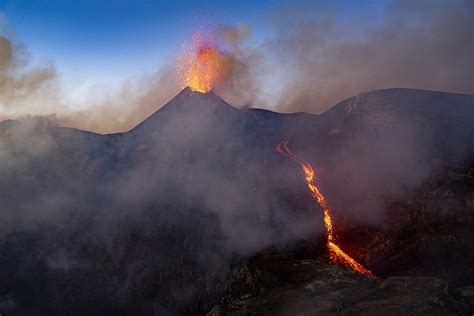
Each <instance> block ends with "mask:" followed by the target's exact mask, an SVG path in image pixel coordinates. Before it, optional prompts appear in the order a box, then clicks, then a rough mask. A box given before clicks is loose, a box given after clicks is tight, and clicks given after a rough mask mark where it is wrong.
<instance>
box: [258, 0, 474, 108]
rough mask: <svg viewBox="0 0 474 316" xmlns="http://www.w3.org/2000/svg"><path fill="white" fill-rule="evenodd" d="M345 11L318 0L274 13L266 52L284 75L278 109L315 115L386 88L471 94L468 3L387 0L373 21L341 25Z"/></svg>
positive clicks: (473, 66) (473, 47)
mask: <svg viewBox="0 0 474 316" xmlns="http://www.w3.org/2000/svg"><path fill="white" fill-rule="evenodd" d="M352 9H355V10H356V11H355V12H357V8H353V6H352V5H344V6H343V5H338V4H334V3H333V2H331V3H329V2H322V3H320V4H315V5H308V6H305V7H299V8H295V7H294V6H291V7H285V8H284V9H282V10H280V11H277V12H276V13H275V14H274V16H273V19H272V21H273V23H274V26H275V31H276V36H275V37H274V38H272V39H271V40H269V41H268V42H267V43H266V47H265V51H269V52H271V56H270V57H271V61H272V63H273V66H272V68H273V69H272V70H273V71H275V68H278V67H281V68H283V69H284V70H283V73H284V75H285V77H286V81H285V86H284V89H283V91H282V92H281V96H280V99H279V101H278V102H277V104H276V108H277V109H278V110H282V111H289V112H294V111H306V112H312V113H320V112H322V111H324V110H326V109H328V108H329V107H330V106H332V105H334V104H335V103H337V102H338V101H340V100H342V99H345V98H348V97H351V96H353V95H356V94H358V93H361V92H366V91H370V90H375V89H383V88H393V87H407V88H420V89H429V90H442V91H450V92H460V93H469V94H472V93H474V78H473V75H472V74H473V70H474V61H473V58H472V57H473V56H474V39H473V33H472V30H473V27H474V25H473V21H474V14H473V13H474V10H473V9H474V5H473V3H472V2H469V1H449V2H448V1H394V2H392V3H391V4H390V5H389V6H388V7H387V8H386V10H385V12H384V13H383V15H380V14H375V13H374V14H372V15H371V16H370V17H369V18H370V19H372V20H369V21H367V20H360V18H354V19H353V20H351V21H350V23H347V21H346V22H344V23H342V22H341V19H340V16H341V15H344V14H347V13H348V12H347V10H352ZM350 15H351V16H356V15H357V13H353V14H350ZM357 19H359V20H357ZM360 27H362V29H360ZM353 29H358V30H359V31H361V33H359V34H354V31H353Z"/></svg>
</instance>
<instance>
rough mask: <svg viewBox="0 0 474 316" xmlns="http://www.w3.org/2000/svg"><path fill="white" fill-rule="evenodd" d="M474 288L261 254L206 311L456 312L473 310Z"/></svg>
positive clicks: (212, 315)
mask: <svg viewBox="0 0 474 316" xmlns="http://www.w3.org/2000/svg"><path fill="white" fill-rule="evenodd" d="M473 304H474V300H473V288H472V286H471V287H467V288H463V289H457V288H452V287H450V286H448V284H447V283H446V282H444V281H442V280H441V279H438V278H430V277H389V278H386V279H372V278H370V277H368V276H364V275H359V274H357V273H355V272H353V271H351V270H349V269H347V268H345V267H341V266H337V265H331V264H328V263H325V262H323V261H316V260H302V259H295V258H294V257H292V256H291V255H279V254H261V255H257V256H255V257H253V258H252V259H251V260H250V261H249V262H248V263H247V264H246V265H244V266H243V267H242V268H241V269H240V270H239V271H237V272H236V273H235V274H234V276H233V279H232V281H231V283H230V284H229V292H228V294H227V296H226V297H225V298H224V299H223V300H222V303H221V304H220V305H218V306H215V307H214V308H213V309H212V310H211V311H210V312H209V313H208V314H207V315H208V316H218V315H331V314H338V315H354V314H363V315H452V314H459V315H463V314H468V313H471V312H472V311H473V308H474V305H473Z"/></svg>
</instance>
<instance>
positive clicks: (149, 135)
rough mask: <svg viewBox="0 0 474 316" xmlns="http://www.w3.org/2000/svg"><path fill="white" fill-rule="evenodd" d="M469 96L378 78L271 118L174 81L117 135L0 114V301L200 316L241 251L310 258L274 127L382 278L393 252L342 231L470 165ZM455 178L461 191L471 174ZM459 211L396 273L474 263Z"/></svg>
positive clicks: (296, 188) (320, 251)
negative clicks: (161, 101) (335, 98)
mask: <svg viewBox="0 0 474 316" xmlns="http://www.w3.org/2000/svg"><path fill="white" fill-rule="evenodd" d="M473 103H474V96H471V95H462V94H453V93H445V92H436V91H423V90H413V89H388V90H379V91H374V92H369V93H364V94H361V95H358V96H355V97H353V98H350V99H348V100H345V101H343V102H341V103H339V104H337V105H335V106H334V107H332V108H331V109H330V110H329V111H327V112H325V113H323V114H321V115H312V114H306V113H293V114H281V113H276V112H271V111H267V110H261V109H245V110H240V109H237V108H234V107H233V106H231V105H229V104H228V103H226V102H225V101H224V100H222V99H221V98H220V97H219V96H218V95H216V94H215V93H214V92H212V91H210V92H207V93H200V92H195V91H192V90H191V89H188V88H186V89H184V90H182V91H181V92H180V93H179V94H178V95H177V96H176V97H175V98H173V99H172V100H171V101H169V102H168V103H167V104H165V105H164V106H163V107H161V108H160V109H159V110H158V111H157V112H155V113H154V114H153V115H151V116H150V117H148V118H147V119H146V120H144V121H143V122H142V123H140V124H139V125H138V126H136V127H135V128H133V129H131V130H130V131H127V132H123V133H117V134H109V135H101V134H96V133H91V132H86V131H81V130H77V129H72V128H64V127H58V126H55V125H54V124H52V123H51V122H50V121H49V120H48V119H45V118H30V119H24V120H20V121H4V122H1V123H0V158H1V160H0V209H1V211H2V214H3V217H2V219H3V221H2V223H1V224H0V225H1V226H0V228H1V230H2V233H1V239H0V267H2V273H1V274H0V284H2V287H1V289H0V313H1V312H3V311H5V313H6V314H7V315H9V313H15V314H22V313H23V314H24V313H36V314H38V313H39V314H65V313H67V314H101V313H108V314H109V313H119V314H131V315H132V314H153V313H155V314H183V313H185V314H195V313H204V312H207V311H209V310H210V309H211V308H212V306H213V305H214V304H216V303H217V302H218V301H219V299H220V297H222V295H223V293H225V292H226V291H227V290H228V283H227V281H228V280H229V279H230V278H231V275H232V272H233V271H235V269H236V268H238V267H240V266H241V264H242V263H243V262H244V261H245V260H247V259H248V258H249V257H251V256H253V255H254V254H256V253H259V252H261V251H267V250H268V249H271V251H276V252H285V251H296V250H295V249H298V251H297V252H298V256H305V259H304V260H310V259H314V258H316V257H319V258H324V256H325V249H324V231H325V229H324V221H323V216H322V214H323V212H322V209H318V208H320V206H318V205H315V204H314V202H313V200H312V197H311V195H310V194H308V190H307V187H306V182H305V181H304V178H302V177H301V173H300V172H299V169H298V166H297V165H295V164H293V163H292V162H291V161H289V160H288V159H285V157H283V156H281V155H279V154H277V153H275V150H274V148H275V146H276V145H277V144H278V143H280V142H281V140H282V139H284V138H288V139H290V140H291V144H292V151H293V152H295V153H296V154H297V156H298V157H304V160H305V161H310V162H311V165H312V166H313V167H314V168H315V169H316V170H317V173H318V178H317V180H316V181H317V182H318V187H320V189H321V190H322V191H323V193H324V196H325V197H326V198H327V200H328V202H329V204H331V206H332V207H333V208H334V221H335V222H337V223H341V226H340V228H336V229H339V231H336V232H335V233H336V234H340V236H341V243H342V244H345V245H346V246H349V247H345V248H344V249H345V250H347V252H348V253H349V254H350V255H351V256H352V257H354V258H355V259H357V260H358V261H359V262H361V263H363V264H364V265H366V266H367V267H368V268H370V269H371V271H373V272H374V273H375V274H377V272H378V271H380V272H382V277H386V276H390V275H393V273H394V272H393V271H395V270H394V269H392V268H393V266H394V265H393V262H395V261H393V260H395V259H394V258H395V257H394V256H391V255H392V253H391V255H388V254H384V255H380V251H381V250H380V251H379V252H378V253H377V254H378V257H377V258H383V260H385V261H384V262H386V265H385V266H384V264H385V263H384V262H381V261H377V262H375V261H373V260H372V259H371V257H370V254H371V251H372V249H368V248H364V243H361V242H360V241H361V240H363V238H362V237H358V238H362V239H358V240H356V242H355V243H354V245H353V246H352V247H351V246H350V244H351V242H350V236H360V235H357V234H355V233H353V234H352V235H351V229H355V227H359V228H360V227H365V228H367V229H368V228H371V229H372V228H374V227H375V228H376V229H378V230H379V231H383V230H386V229H389V228H390V227H391V226H393V225H395V224H397V225H398V223H399V222H397V223H395V222H394V219H393V217H391V215H390V214H391V213H390V207H389V206H387V205H388V204H390V203H392V202H393V203H395V202H396V201H406V200H408V199H410V198H413V194H414V192H417V191H416V190H419V189H420V188H422V186H423V185H426V183H427V181H431V180H430V179H434V178H436V176H441V175H443V173H442V170H450V169H446V168H451V167H456V168H464V167H465V166H469V164H472V161H473V159H474V139H473V137H474V136H473V135H474V125H473V124H472V122H474V106H473ZM466 168H467V169H466V170H470V169H469V167H466ZM463 170H464V169H463ZM466 174H467V175H466V176H465V177H466V179H467V177H470V176H472V175H470V173H469V172H467V173H466ZM463 179H464V178H463ZM433 181H434V180H433ZM466 181H467V183H469V181H472V180H466ZM433 183H434V182H433ZM463 183H464V182H463ZM463 188H464V189H463V190H464V191H465V192H471V193H472V183H471V185H470V186H469V185H465V186H463ZM464 191H463V192H464ZM467 195H469V193H466V196H467ZM448 198H449V203H451V204H450V205H458V204H459V203H461V202H459V199H458V196H450V197H446V199H448ZM389 202H390V203H389ZM400 203H401V202H400ZM400 203H399V205H400ZM423 203H425V202H423ZM447 203H448V202H447ZM462 203H464V202H462ZM466 203H468V202H466ZM469 203H470V202H469ZM423 205H424V204H423ZM463 205H464V204H463ZM466 205H467V204H466ZM463 207H464V206H463ZM315 210H316V211H315ZM405 210H406V212H407V213H406V214H409V212H408V208H406V209H404V212H405ZM425 211H426V210H425ZM428 211H429V210H428ZM423 212H424V211H423ZM315 214H321V215H320V216H319V215H315ZM403 214H405V213H403ZM406 216H409V215H406ZM443 216H446V214H444V215H443ZM449 216H450V218H456V216H457V215H456V213H453V214H449ZM466 216H468V215H466ZM469 216H470V217H469ZM469 216H468V218H469V220H466V221H465V222H464V223H460V224H459V225H458V226H449V228H446V229H451V230H452V231H450V234H452V235H453V236H458V235H457V234H458V232H460V233H459V236H463V238H460V243H461V244H460V245H458V246H459V251H458V252H456V253H455V254H454V255H453V257H452V258H450V259H449V260H448V259H447V258H445V257H444V254H445V253H444V252H443V251H436V249H444V248H443V247H441V248H440V247H438V244H436V242H434V244H432V245H431V246H430V247H432V249H435V250H434V251H433V252H432V253H431V256H430V260H431V264H432V265H434V266H437V267H440V269H438V270H436V269H434V270H430V271H428V272H427V271H425V270H423V269H424V268H423V267H424V265H422V264H421V262H420V261H415V260H413V261H410V260H411V259H410V260H408V261H406V262H405V263H406V267H407V269H408V267H411V268H410V269H411V270H410V271H411V272H413V271H416V273H417V275H418V276H420V275H421V276H430V277H443V278H445V279H448V281H449V282H453V283H452V284H451V285H452V286H455V287H461V286H463V287H465V286H469V285H472V284H474V271H471V270H470V271H467V270H463V271H465V273H464V274H463V276H462V277H460V276H459V275H456V276H452V275H451V274H449V273H446V271H448V270H449V269H448V268H446V267H448V266H449V267H450V269H452V270H453V271H454V270H456V269H455V267H456V265H458V264H460V265H462V267H465V266H468V263H470V262H474V259H473V256H474V255H473V253H472V251H470V250H469V249H471V250H472V240H474V239H473V238H472V237H474V236H472V232H473V231H474V229H471V230H470V229H469V227H471V226H472V223H473V222H474V221H472V214H471V215H469ZM443 218H444V217H443ZM469 225H471V226H469ZM467 226H469V227H467ZM466 227H467V228H466ZM431 228H432V227H426V228H423V229H431ZM416 233H419V231H416ZM407 234H414V235H410V236H411V237H412V238H417V235H416V234H415V233H410V232H408V233H407ZM422 235H423V234H422ZM348 236H349V237H348ZM344 237H346V239H344ZM397 238H398V237H397ZM403 238H407V237H406V236H405V237H403ZM456 238H457V237H456ZM404 240H405V239H404ZM383 242H384V240H380V243H379V245H381V244H383ZM392 242H394V241H393V240H392ZM395 242H396V241H395ZM357 243H358V245H356V244H357ZM308 245H309V246H308ZM371 245H372V244H371ZM372 246H373V245H372ZM374 247H375V246H374ZM391 249H394V248H391ZM397 249H398V248H397ZM430 249H431V248H430ZM456 249H458V248H456ZM400 251H401V252H402V250H400ZM400 256H402V257H403V254H400ZM415 257H416V256H415ZM415 257H413V256H411V257H410V258H415ZM372 258H373V257H372ZM300 259H301V258H300ZM285 260H286V259H285ZM301 260H302V259H301ZM371 260H372V261H371ZM390 260H392V261H390ZM397 260H398V259H397ZM387 261H390V262H391V263H390V262H387ZM285 262H286V261H285ZM397 262H398V261H397ZM300 263H301V262H300ZM311 264H313V263H311ZM389 267H392V268H389ZM374 268H375V269H374ZM328 269H329V268H328ZM340 269H342V270H343V268H340ZM343 271H346V270H343ZM406 271H408V270H406ZM437 271H438V272H439V271H443V273H442V274H439V273H438V272H437ZM346 272H347V271H346ZM411 272H410V273H411ZM396 273H397V274H403V273H404V271H399V270H397V271H396ZM413 273H414V272H413ZM437 273H438V274H437ZM406 274H407V275H408V274H409V273H408V272H407V273H406ZM334 275H337V273H336V272H334ZM315 277H317V274H315ZM334 277H337V276H334ZM451 277H452V278H451ZM368 282H369V281H368ZM370 282H378V281H375V280H372V281H370ZM370 282H369V283H370ZM370 284H372V283H370ZM373 284H375V283H373ZM371 286H372V285H371ZM450 299H452V298H450ZM459 304H460V305H459V306H460V307H459V308H461V309H462V308H464V307H463V306H465V305H463V304H465V303H464V302H463V303H459Z"/></svg>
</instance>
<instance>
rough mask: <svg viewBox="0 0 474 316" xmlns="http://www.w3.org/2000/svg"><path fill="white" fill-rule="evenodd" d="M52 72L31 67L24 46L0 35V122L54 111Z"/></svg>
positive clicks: (49, 67) (51, 67)
mask: <svg viewBox="0 0 474 316" xmlns="http://www.w3.org/2000/svg"><path fill="white" fill-rule="evenodd" d="M55 79H56V69H55V67H54V65H53V64H52V63H44V64H42V65H34V64H32V61H31V57H30V56H29V54H28V51H27V50H26V48H25V46H23V45H21V44H19V43H15V42H13V41H12V40H10V39H9V38H8V37H7V36H6V35H2V34H1V33H0V119H1V118H2V117H9V116H14V115H15V114H17V113H22V114H29V113H34V114H48V112H49V113H51V112H54V111H57V110H58V107H57V105H58V103H57V98H56V97H57V96H56V92H57V86H56V85H57V82H56V80H55Z"/></svg>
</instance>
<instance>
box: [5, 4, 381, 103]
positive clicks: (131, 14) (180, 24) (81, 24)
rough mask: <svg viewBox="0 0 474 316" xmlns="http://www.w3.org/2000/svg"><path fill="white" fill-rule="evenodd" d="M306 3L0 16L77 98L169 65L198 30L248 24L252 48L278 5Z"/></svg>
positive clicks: (47, 9)
mask: <svg viewBox="0 0 474 316" xmlns="http://www.w3.org/2000/svg"><path fill="white" fill-rule="evenodd" d="M326 2H327V1H326ZM295 3H296V4H295ZM306 3H310V4H314V1H306ZM329 3H331V6H334V7H335V8H337V7H338V6H344V10H342V11H343V13H342V14H341V16H340V17H339V18H340V20H341V21H344V19H347V20H352V19H360V21H364V19H366V17H367V15H368V14H371V13H372V11H380V10H382V9H383V7H384V5H385V4H386V3H387V1H385V0H384V1H360V2H354V1H336V0H334V1H330V2H329ZM304 4H305V2H301V1H300V2H294V1H291V2H282V1H248V0H246V1H190V0H188V1H151V0H108V1H106V0H75V1H73V0H41V1H40V0H0V12H2V13H3V14H4V15H5V17H6V20H7V23H8V26H9V28H11V29H12V30H14V32H15V34H16V39H17V40H18V41H21V42H23V43H26V44H27V46H28V49H29V51H30V52H31V55H32V56H33V57H34V58H36V59H39V60H40V61H43V60H51V61H53V62H54V63H55V64H56V66H57V69H58V72H59V75H60V80H61V82H62V85H63V88H64V89H63V90H64V91H65V93H66V94H67V95H69V96H70V97H71V96H72V97H73V98H74V96H79V98H80V96H81V95H82V94H86V93H85V92H84V91H86V90H87V89H88V88H89V87H91V86H94V85H96V84H99V85H100V84H107V85H109V86H114V85H115V86H117V87H118V86H119V85H120V84H121V83H122V82H123V81H124V80H125V79H128V78H131V77H133V76H139V75H140V74H143V73H144V72H152V71H154V70H156V69H158V68H159V67H160V66H161V65H163V64H166V63H170V62H172V61H173V60H174V56H175V55H176V53H177V52H178V51H179V49H180V47H181V45H182V43H184V42H185V41H187V40H189V38H190V37H191V34H192V33H193V32H194V31H195V30H196V28H197V27H199V26H200V25H203V24H211V25H217V24H220V23H224V24H228V25H236V24H239V23H245V24H248V25H250V26H251V28H252V30H253V35H252V38H251V39H250V44H253V45H259V43H261V42H263V41H264V39H266V38H268V37H270V36H271V16H272V12H273V11H274V10H275V9H276V8H279V9H280V10H281V8H282V7H285V6H288V7H292V6H296V5H304ZM313 7H314V6H313ZM308 14H310V15H311V14H312V12H308Z"/></svg>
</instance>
